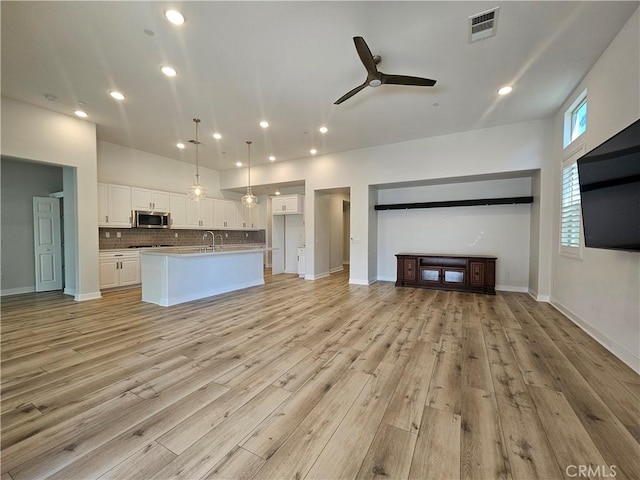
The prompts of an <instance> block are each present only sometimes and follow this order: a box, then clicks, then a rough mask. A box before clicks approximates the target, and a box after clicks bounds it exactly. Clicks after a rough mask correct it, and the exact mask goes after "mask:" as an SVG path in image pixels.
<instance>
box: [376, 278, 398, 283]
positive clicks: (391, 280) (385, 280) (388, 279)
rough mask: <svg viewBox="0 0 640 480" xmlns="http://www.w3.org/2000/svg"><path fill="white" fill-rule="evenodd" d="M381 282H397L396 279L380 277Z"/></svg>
mask: <svg viewBox="0 0 640 480" xmlns="http://www.w3.org/2000/svg"><path fill="white" fill-rule="evenodd" d="M378 280H379V281H380V282H394V283H395V281H396V277H378Z"/></svg>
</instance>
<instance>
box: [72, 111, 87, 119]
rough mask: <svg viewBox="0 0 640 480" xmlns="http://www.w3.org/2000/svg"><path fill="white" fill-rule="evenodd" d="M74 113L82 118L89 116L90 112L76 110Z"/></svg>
mask: <svg viewBox="0 0 640 480" xmlns="http://www.w3.org/2000/svg"><path fill="white" fill-rule="evenodd" d="M73 113H75V114H76V116H78V117H80V118H87V117H88V116H89V114H88V113H87V112H85V111H84V110H76V111H75V112H73Z"/></svg>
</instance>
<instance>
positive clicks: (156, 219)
mask: <svg viewBox="0 0 640 480" xmlns="http://www.w3.org/2000/svg"><path fill="white" fill-rule="evenodd" d="M133 226H134V228H171V214H170V213H169V212H146V211H143V210H134V211H133Z"/></svg>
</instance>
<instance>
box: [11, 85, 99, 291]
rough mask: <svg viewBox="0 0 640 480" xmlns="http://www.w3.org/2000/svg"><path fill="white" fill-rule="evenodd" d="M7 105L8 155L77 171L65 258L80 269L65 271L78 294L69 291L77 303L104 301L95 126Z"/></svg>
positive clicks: (67, 181)
mask: <svg viewBox="0 0 640 480" xmlns="http://www.w3.org/2000/svg"><path fill="white" fill-rule="evenodd" d="M1 102H2V106H1V109H2V146H1V148H2V150H1V153H2V155H6V156H9V157H14V158H19V159H25V160H34V161H38V162H42V163H48V164H51V165H59V166H64V167H65V172H67V167H68V168H73V169H74V170H75V173H73V174H70V173H68V174H66V175H63V188H64V192H65V197H67V196H68V197H69V198H76V199H77V201H76V202H75V205H67V204H66V203H65V218H64V221H65V226H64V228H65V259H66V265H67V267H69V266H74V267H75V268H73V269H72V270H69V269H66V272H65V275H66V278H65V283H66V285H67V286H69V285H72V286H73V287H74V288H75V289H74V290H73V291H70V290H67V289H65V292H67V293H72V294H74V295H75V299H76V300H87V299H91V298H98V297H100V289H99V281H98V193H97V168H96V163H97V161H96V126H95V124H93V123H91V122H88V121H86V120H80V119H78V118H75V117H71V116H68V115H62V114H59V113H56V112H52V111H50V110H46V109H43V108H39V107H34V106H33V105H29V104H26V103H22V102H18V101H16V100H13V99H10V98H7V97H2V99H1ZM74 207H75V208H74ZM70 237H73V238H70ZM67 243H68V245H73V246H74V247H75V251H70V250H68V248H67ZM70 275H71V276H73V277H74V278H72V279H70V278H69V276H70Z"/></svg>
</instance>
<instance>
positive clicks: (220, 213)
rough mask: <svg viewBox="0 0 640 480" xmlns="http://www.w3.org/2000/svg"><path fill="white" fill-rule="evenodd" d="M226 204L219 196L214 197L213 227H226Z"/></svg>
mask: <svg viewBox="0 0 640 480" xmlns="http://www.w3.org/2000/svg"><path fill="white" fill-rule="evenodd" d="M224 206H225V201H224V200H222V199H219V198H214V199H213V228H216V229H218V228H225V227H224V221H225V218H224Z"/></svg>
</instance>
